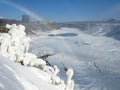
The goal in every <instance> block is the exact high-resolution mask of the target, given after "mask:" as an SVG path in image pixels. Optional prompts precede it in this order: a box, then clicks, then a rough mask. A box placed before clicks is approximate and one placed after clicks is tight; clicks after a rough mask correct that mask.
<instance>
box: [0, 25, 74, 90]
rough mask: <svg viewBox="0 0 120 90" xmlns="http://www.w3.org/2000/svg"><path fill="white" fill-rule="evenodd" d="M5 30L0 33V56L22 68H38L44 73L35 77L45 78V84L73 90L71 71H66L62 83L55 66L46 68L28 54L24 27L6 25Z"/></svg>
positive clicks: (42, 63) (41, 61)
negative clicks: (19, 64) (65, 77)
mask: <svg viewBox="0 0 120 90" xmlns="http://www.w3.org/2000/svg"><path fill="white" fill-rule="evenodd" d="M6 28H7V29H8V33H0V55H2V56H4V57H6V58H9V59H10V60H12V61H14V62H18V63H21V64H22V65H24V66H29V67H37V68H39V70H40V72H44V73H40V76H39V74H37V75H38V76H39V77H42V78H43V80H44V78H46V77H47V79H45V81H46V82H47V83H50V84H53V85H55V86H56V87H59V88H61V90H73V89H74V81H73V80H71V79H72V76H73V70H72V69H70V68H68V69H66V75H67V79H66V81H64V80H62V79H61V78H60V77H58V73H59V69H58V67H57V66H56V65H54V66H53V67H52V66H48V65H46V61H44V60H43V59H40V58H37V56H36V55H35V54H32V53H29V52H28V50H29V43H30V38H29V37H27V36H26V33H25V27H24V26H23V25H18V26H17V25H16V24H13V25H9V24H7V25H6ZM33 73H36V72H35V70H33ZM42 74H43V75H42ZM44 74H45V76H44ZM41 75H42V76H41ZM29 87H30V86H29ZM49 89H50V88H49ZM25 90H28V89H25ZM38 90H39V89H38ZM50 90H51V89H50Z"/></svg>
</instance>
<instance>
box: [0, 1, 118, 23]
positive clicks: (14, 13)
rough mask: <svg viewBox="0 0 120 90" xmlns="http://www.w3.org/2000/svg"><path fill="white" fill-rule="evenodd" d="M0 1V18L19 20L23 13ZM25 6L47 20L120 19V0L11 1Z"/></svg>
mask: <svg viewBox="0 0 120 90" xmlns="http://www.w3.org/2000/svg"><path fill="white" fill-rule="evenodd" d="M4 1H8V0H0V12H1V13H0V16H1V17H5V18H17V19H19V18H20V17H21V15H22V14H24V13H25V12H22V11H21V10H19V9H18V8H17V7H16V6H14V5H9V4H6V3H4ZM9 1H10V2H13V3H17V4H19V5H20V6H23V7H25V8H27V9H29V10H31V11H33V12H35V13H36V14H38V15H40V16H41V17H43V18H45V19H46V20H50V21H58V22H59V21H80V20H103V19H109V18H116V19H120V0H9Z"/></svg>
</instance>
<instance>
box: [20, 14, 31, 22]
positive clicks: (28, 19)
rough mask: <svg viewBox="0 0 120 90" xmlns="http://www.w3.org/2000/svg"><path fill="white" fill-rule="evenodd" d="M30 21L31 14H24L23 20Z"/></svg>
mask: <svg viewBox="0 0 120 90" xmlns="http://www.w3.org/2000/svg"><path fill="white" fill-rule="evenodd" d="M29 21H30V16H29V15H26V14H25V15H22V22H24V23H27V22H29Z"/></svg>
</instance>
